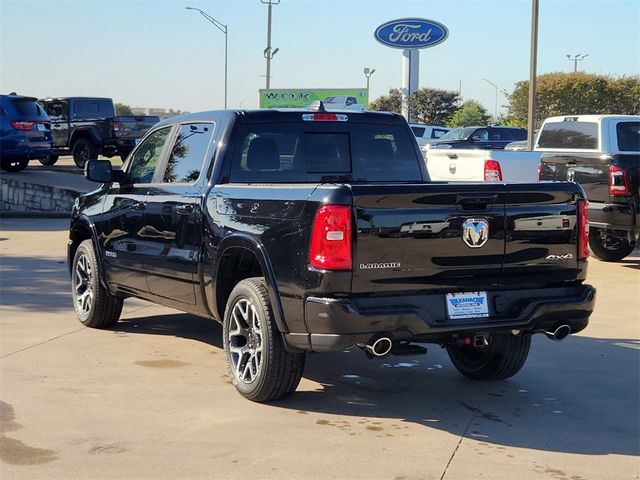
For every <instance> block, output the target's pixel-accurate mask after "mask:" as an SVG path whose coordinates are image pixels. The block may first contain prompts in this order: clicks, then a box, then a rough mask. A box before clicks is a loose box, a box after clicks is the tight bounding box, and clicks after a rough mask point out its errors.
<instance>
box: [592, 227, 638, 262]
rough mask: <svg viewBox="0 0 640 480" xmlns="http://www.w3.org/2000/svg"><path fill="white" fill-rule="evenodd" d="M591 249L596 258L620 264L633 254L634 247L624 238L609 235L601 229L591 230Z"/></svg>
mask: <svg viewBox="0 0 640 480" xmlns="http://www.w3.org/2000/svg"><path fill="white" fill-rule="evenodd" d="M589 248H591V253H593V255H594V256H596V257H597V258H599V259H600V260H603V261H605V262H619V261H620V260H622V259H623V258H625V257H626V256H628V255H630V254H631V252H633V249H634V248H635V247H633V246H632V245H629V241H628V240H626V239H623V238H619V237H614V236H613V235H609V234H607V233H606V231H604V230H603V229H601V228H590V229H589Z"/></svg>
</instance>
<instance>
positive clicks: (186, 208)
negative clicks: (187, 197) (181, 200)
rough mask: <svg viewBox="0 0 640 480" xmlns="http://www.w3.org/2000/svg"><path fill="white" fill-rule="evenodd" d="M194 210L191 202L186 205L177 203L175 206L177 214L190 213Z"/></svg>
mask: <svg viewBox="0 0 640 480" xmlns="http://www.w3.org/2000/svg"><path fill="white" fill-rule="evenodd" d="M194 210H195V206H194V205H193V204H191V203H188V204H186V205H178V206H177V207H176V212H177V213H178V215H191V214H192V213H193V212H194Z"/></svg>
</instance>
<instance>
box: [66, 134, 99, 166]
mask: <svg viewBox="0 0 640 480" xmlns="http://www.w3.org/2000/svg"><path fill="white" fill-rule="evenodd" d="M71 154H72V155H73V161H74V162H75V164H76V167H78V168H84V165H85V163H87V160H95V159H96V158H98V147H96V145H95V143H93V142H92V141H91V139H89V138H79V139H78V140H76V141H75V142H74V143H73V147H71Z"/></svg>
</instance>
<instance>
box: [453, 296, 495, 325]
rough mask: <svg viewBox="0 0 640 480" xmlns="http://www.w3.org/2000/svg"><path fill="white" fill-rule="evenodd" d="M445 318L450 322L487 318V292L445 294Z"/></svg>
mask: <svg viewBox="0 0 640 480" xmlns="http://www.w3.org/2000/svg"><path fill="white" fill-rule="evenodd" d="M447 316H448V317H449V319H450V320H458V319H462V318H486V317H488V316H489V305H488V304H487V292H466V293H447Z"/></svg>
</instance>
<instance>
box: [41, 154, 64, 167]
mask: <svg viewBox="0 0 640 480" xmlns="http://www.w3.org/2000/svg"><path fill="white" fill-rule="evenodd" d="M58 158H60V157H59V156H58V155H54V154H51V155H49V156H48V157H45V158H39V159H38V160H39V161H40V163H41V164H42V165H55V163H56V162H57V161H58Z"/></svg>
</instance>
